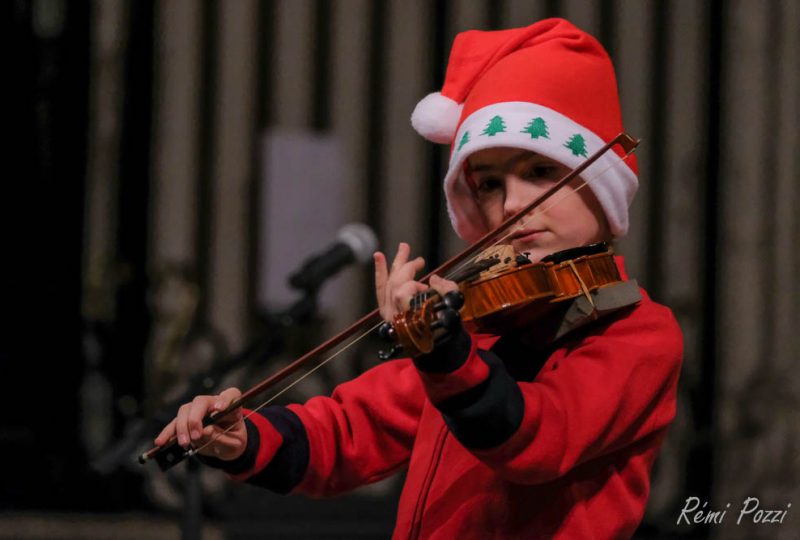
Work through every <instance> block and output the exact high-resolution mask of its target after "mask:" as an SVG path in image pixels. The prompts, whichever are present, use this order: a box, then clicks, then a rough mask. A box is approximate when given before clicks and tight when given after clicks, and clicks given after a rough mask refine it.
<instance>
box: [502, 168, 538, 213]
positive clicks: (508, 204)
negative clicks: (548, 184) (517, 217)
mask: <svg viewBox="0 0 800 540" xmlns="http://www.w3.org/2000/svg"><path fill="white" fill-rule="evenodd" d="M505 184H506V186H505V187H506V198H505V201H504V203H503V211H504V213H505V217H506V219H508V218H509V217H511V216H513V215H514V214H516V213H517V212H519V211H520V210H522V209H523V208H524V207H525V206H527V205H528V204H529V203H530V202H531V201H532V200H533V199H532V198H531V193H529V191H530V190H529V189H525V188H526V186H525V184H524V183H523V182H522V180H520V179H519V178H518V177H517V176H514V175H513V174H509V175H507V176H506V182H505Z"/></svg>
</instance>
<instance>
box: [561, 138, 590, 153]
mask: <svg viewBox="0 0 800 540" xmlns="http://www.w3.org/2000/svg"><path fill="white" fill-rule="evenodd" d="M564 146H565V147H567V148H569V149H570V150H571V151H572V154H573V155H575V156H583V157H587V154H586V141H585V140H583V136H582V135H581V134H579V133H576V134H575V135H573V136H572V137H570V139H569V140H568V141H567V142H566V143H565V144H564Z"/></svg>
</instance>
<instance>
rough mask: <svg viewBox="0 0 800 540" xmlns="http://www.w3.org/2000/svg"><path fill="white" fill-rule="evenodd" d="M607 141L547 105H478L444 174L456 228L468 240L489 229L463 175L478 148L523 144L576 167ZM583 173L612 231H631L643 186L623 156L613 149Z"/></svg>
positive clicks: (616, 234) (619, 233) (456, 141)
mask: <svg viewBox="0 0 800 540" xmlns="http://www.w3.org/2000/svg"><path fill="white" fill-rule="evenodd" d="M496 117H499V119H497V118H496ZM604 145H605V142H604V141H603V140H602V139H601V138H600V137H598V136H597V135H595V134H594V133H593V132H592V131H589V130H588V129H587V128H585V127H583V126H581V125H580V124H577V123H576V122H574V121H572V120H571V119H569V118H568V117H566V116H564V115H563V114H561V113H559V112H556V111H554V110H553V109H550V108H548V107H544V106H542V105H537V104H535V103H526V102H521V101H514V102H505V103H495V104H493V105H489V106H487V107H484V108H482V109H478V110H477V111H475V112H473V113H472V114H470V115H469V117H468V118H466V119H465V120H464V122H463V123H462V124H461V126H460V127H459V129H458V134H457V136H456V138H455V139H454V141H453V152H452V154H451V155H450V166H449V168H448V171H447V175H446V176H445V179H444V190H445V195H446V196H447V210H448V213H449V214H450V219H451V221H452V222H453V227H454V228H455V230H456V232H457V233H458V235H459V236H460V237H461V238H463V239H464V240H467V241H468V242H473V241H475V240H477V239H478V238H480V236H481V235H483V234H484V233H486V232H487V231H486V230H484V229H485V225H484V222H483V218H482V217H481V214H480V211H479V209H478V205H477V203H476V202H475V199H474V197H473V195H472V193H471V191H470V190H469V188H468V187H466V181H465V179H464V174H463V165H464V161H465V160H466V159H467V157H468V156H469V155H471V154H473V153H475V152H477V151H478V150H483V149H485V148H497V147H510V148H520V149H524V150H530V151H532V152H536V153H537V154H541V155H543V156H547V157H549V158H550V159H554V160H556V161H558V162H560V163H562V164H564V165H566V166H567V167H570V168H575V167H577V166H578V165H580V164H581V163H582V162H583V161H584V160H585V159H586V158H587V157H589V156H591V155H592V154H593V153H595V152H596V151H597V150H599V149H600V148H602V147H603V146H604ZM581 177H582V178H583V179H585V180H587V182H588V184H589V188H591V190H592V192H594V194H595V196H596V197H597V200H598V202H599V203H600V206H601V207H602V208H603V211H604V212H605V215H606V218H607V219H608V224H609V226H610V229H611V233H612V234H613V235H614V237H616V238H619V237H621V236H624V235H625V233H626V232H627V231H628V207H629V206H630V204H631V202H632V201H633V195H634V194H635V193H636V189H637V188H638V186H639V181H638V179H637V177H636V175H635V174H634V172H633V171H632V170H631V168H630V167H629V166H628V165H627V163H625V162H624V161H623V160H622V159H621V158H620V157H619V155H617V154H616V153H615V152H614V151H613V150H609V151H608V152H606V153H605V154H603V155H602V156H601V157H600V158H599V159H598V160H597V161H595V162H594V163H593V164H592V165H591V166H589V167H588V168H587V169H586V170H585V171H584V172H583V174H581Z"/></svg>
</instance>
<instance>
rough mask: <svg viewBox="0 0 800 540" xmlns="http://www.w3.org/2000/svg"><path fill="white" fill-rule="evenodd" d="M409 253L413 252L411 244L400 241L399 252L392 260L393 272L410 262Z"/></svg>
mask: <svg viewBox="0 0 800 540" xmlns="http://www.w3.org/2000/svg"><path fill="white" fill-rule="evenodd" d="M409 253H411V246H409V245H408V244H406V243H405V242H400V245H398V246H397V254H396V255H395V256H394V260H393V261H392V272H394V271H395V270H397V269H398V268H400V267H401V266H403V265H404V264H406V263H407V262H408V255H409Z"/></svg>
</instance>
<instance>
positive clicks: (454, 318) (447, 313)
mask: <svg viewBox="0 0 800 540" xmlns="http://www.w3.org/2000/svg"><path fill="white" fill-rule="evenodd" d="M437 315H438V318H437V319H436V320H435V321H433V322H432V323H431V330H437V329H439V328H443V329H444V330H446V331H447V332H448V333H450V332H453V331H455V330H457V329H458V327H459V325H460V324H461V315H459V313H458V311H456V310H455V309H451V308H447V309H443V310H441V311H440V312H439V313H438V314H437Z"/></svg>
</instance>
